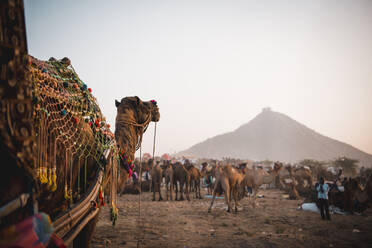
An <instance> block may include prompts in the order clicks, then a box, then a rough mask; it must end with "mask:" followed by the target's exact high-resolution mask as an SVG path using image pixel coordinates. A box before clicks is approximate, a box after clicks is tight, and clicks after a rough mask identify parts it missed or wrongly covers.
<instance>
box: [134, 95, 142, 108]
mask: <svg viewBox="0 0 372 248" xmlns="http://www.w3.org/2000/svg"><path fill="white" fill-rule="evenodd" d="M135 98H136V103H137V106H138V105H139V104H140V102H141V99H139V97H138V96H135Z"/></svg>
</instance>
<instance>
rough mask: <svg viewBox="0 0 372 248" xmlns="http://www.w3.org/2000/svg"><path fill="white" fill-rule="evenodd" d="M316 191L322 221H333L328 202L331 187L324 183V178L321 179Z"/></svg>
mask: <svg viewBox="0 0 372 248" xmlns="http://www.w3.org/2000/svg"><path fill="white" fill-rule="evenodd" d="M316 191H317V192H318V203H319V208H320V215H321V216H322V219H323V220H325V218H327V220H331V217H330V215H329V202H328V191H329V186H328V184H327V183H324V178H323V177H321V178H320V180H319V184H317V185H316Z"/></svg>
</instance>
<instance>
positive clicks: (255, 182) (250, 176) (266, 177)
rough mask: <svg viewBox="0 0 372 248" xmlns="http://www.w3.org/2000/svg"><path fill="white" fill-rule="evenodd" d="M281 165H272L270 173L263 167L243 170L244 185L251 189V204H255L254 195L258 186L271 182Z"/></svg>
mask: <svg viewBox="0 0 372 248" xmlns="http://www.w3.org/2000/svg"><path fill="white" fill-rule="evenodd" d="M280 169H281V166H280V165H278V166H274V170H272V171H270V173H268V172H266V171H265V170H263V169H247V170H246V172H245V178H244V185H245V186H248V187H251V188H252V190H253V204H254V206H255V205H256V202H255V201H256V195H257V192H258V188H259V187H260V186H261V185H263V184H271V183H272V182H274V181H275V179H276V178H277V176H278V172H279V170H280Z"/></svg>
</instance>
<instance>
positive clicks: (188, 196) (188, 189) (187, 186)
mask: <svg viewBox="0 0 372 248" xmlns="http://www.w3.org/2000/svg"><path fill="white" fill-rule="evenodd" d="M185 191H186V199H187V200H188V201H190V183H188V182H187V181H186V183H185Z"/></svg>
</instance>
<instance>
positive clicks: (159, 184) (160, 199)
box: [158, 182, 163, 201]
mask: <svg viewBox="0 0 372 248" xmlns="http://www.w3.org/2000/svg"><path fill="white" fill-rule="evenodd" d="M160 186H161V183H160V182H159V183H158V190H159V201H162V200H163V197H161V190H160Z"/></svg>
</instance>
